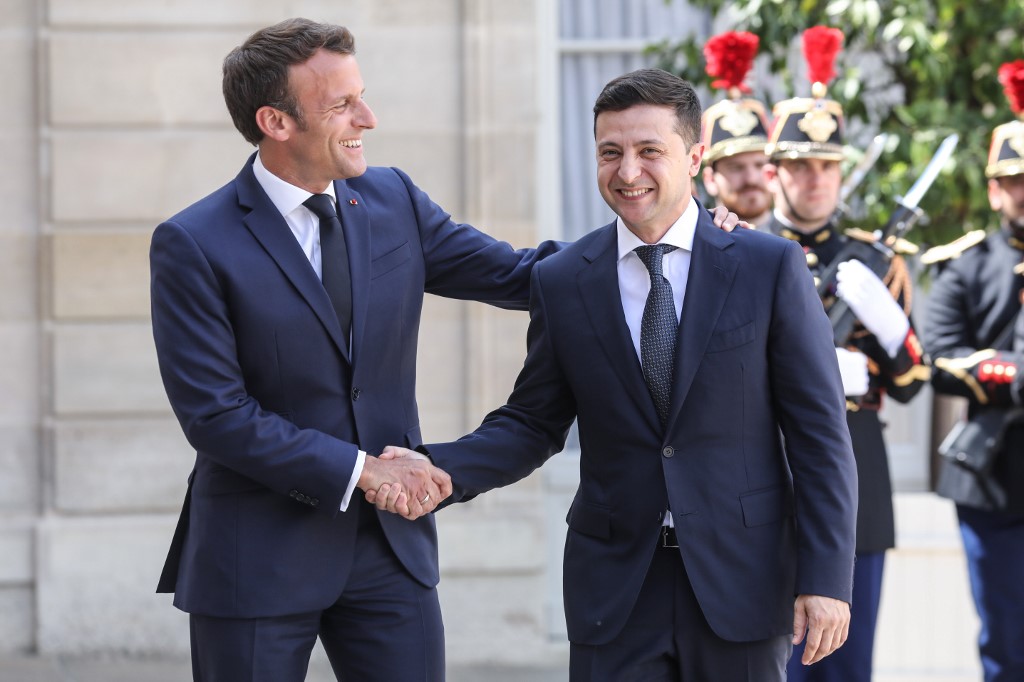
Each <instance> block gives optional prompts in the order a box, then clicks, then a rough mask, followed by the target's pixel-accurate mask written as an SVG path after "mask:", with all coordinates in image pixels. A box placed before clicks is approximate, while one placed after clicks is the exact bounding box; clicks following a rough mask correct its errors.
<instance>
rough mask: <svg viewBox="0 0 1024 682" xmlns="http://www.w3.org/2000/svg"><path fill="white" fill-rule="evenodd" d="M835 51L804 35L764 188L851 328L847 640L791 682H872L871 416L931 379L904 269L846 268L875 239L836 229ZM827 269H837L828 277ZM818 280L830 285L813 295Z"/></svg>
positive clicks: (877, 589)
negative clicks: (862, 243)
mask: <svg viewBox="0 0 1024 682" xmlns="http://www.w3.org/2000/svg"><path fill="white" fill-rule="evenodd" d="M842 40H843V34H842V33H841V32H840V31H839V30H837V29H832V28H825V27H815V28H811V29H808V30H807V31H805V32H804V34H803V48H804V56H805V57H806V59H807V62H808V66H809V71H808V75H809V77H810V80H811V82H812V83H813V86H812V95H813V96H812V97H810V98H794V99H789V100H785V101H782V102H779V103H778V104H776V105H775V108H774V111H773V118H774V124H773V127H772V132H771V135H770V137H769V142H768V145H767V147H766V151H767V153H768V156H769V159H770V160H769V163H768V164H767V165H766V166H765V176H766V178H767V181H768V187H769V189H770V190H771V192H772V194H773V196H774V200H775V208H774V211H773V215H772V220H771V221H770V222H769V224H768V228H769V230H770V231H772V232H773V233H775V234H777V235H780V236H783V237H786V238H788V239H792V240H794V241H797V242H799V243H800V244H801V245H802V246H803V248H804V251H805V252H806V254H807V264H808V266H809V267H810V269H811V271H812V273H813V274H814V275H815V278H816V281H817V282H818V283H819V292H821V293H822V294H823V302H824V304H825V305H826V307H827V308H828V307H830V306H831V305H833V304H834V302H835V301H837V300H841V301H842V302H843V303H844V304H845V305H848V306H849V310H850V312H851V314H852V315H853V316H854V317H855V318H856V319H855V321H854V324H853V327H852V329H853V331H852V333H851V334H849V335H848V336H847V337H846V338H842V339H836V346H837V347H836V355H837V358H838V360H839V367H840V371H841V374H842V378H843V387H844V389H845V391H846V395H847V414H846V416H847V423H848V425H849V427H850V435H851V437H852V440H853V450H854V455H855V456H856V461H857V474H858V477H859V480H860V488H859V490H860V492H859V507H858V513H857V563H856V568H855V573H854V581H853V603H852V605H851V607H852V608H851V621H850V635H849V639H848V640H847V642H846V644H845V645H844V646H843V648H841V649H840V650H839V651H837V652H836V653H834V654H833V655H832V656H830V657H828V658H827V659H825V660H823V661H821V662H820V663H817V664H815V665H813V666H810V667H805V666H803V665H801V662H800V657H801V651H800V647H797V648H796V649H795V650H794V652H793V656H792V658H791V659H790V662H789V667H788V674H789V679H790V680H815V681H817V680H828V681H833V680H844V681H846V680H850V681H852V680H857V681H863V682H869V680H870V679H871V667H872V653H873V647H874V634H875V623H876V620H877V614H878V605H879V599H880V594H881V585H882V571H883V568H884V559H885V551H886V550H887V549H889V548H890V547H893V546H894V544H895V530H894V521H893V508H892V486H891V483H890V479H889V463H888V456H887V454H886V448H885V442H884V440H883V438H882V423H881V421H880V420H879V417H878V410H879V408H880V407H881V405H882V399H883V396H884V395H889V396H891V397H892V398H893V399H895V400H897V401H899V402H906V401H908V400H910V399H911V398H913V397H914V395H916V394H917V392H918V391H919V390H920V388H921V386H923V384H924V382H925V381H926V380H927V378H928V368H927V366H926V364H925V359H924V357H923V351H922V348H921V344H920V343H919V342H918V339H917V337H916V335H915V333H914V329H913V325H912V324H911V322H910V319H909V312H910V305H911V284H910V277H909V274H908V272H907V267H906V263H905V262H904V260H903V259H902V258H901V257H900V256H899V255H895V256H894V257H892V258H891V261H890V262H889V263H885V262H882V263H881V269H882V273H883V276H882V277H879V276H878V275H876V274H875V272H874V271H873V270H872V268H870V267H868V266H867V265H865V264H864V263H863V262H861V261H860V260H849V259H850V257H851V251H856V249H851V244H852V243H853V241H854V240H868V241H870V240H872V239H874V237H873V236H872V234H871V233H867V232H863V231H860V230H852V231H847V232H841V231H840V230H839V227H838V225H837V224H836V222H835V220H836V213H837V207H838V206H839V196H840V186H841V183H842V170H841V168H840V164H841V162H842V160H843V155H844V150H843V144H844V142H843V111H842V108H841V107H840V105H839V103H838V102H835V101H834V100H831V99H827V98H826V85H827V83H828V82H829V81H830V80H831V79H832V77H833V76H834V75H835V72H834V70H833V62H834V59H835V56H836V55H837V54H838V52H839V49H840V47H841V45H842ZM833 263H835V265H836V266H838V267H837V268H830V266H831V265H832V264H833ZM840 264H841V265H840ZM875 266H876V267H878V264H875ZM886 266H888V271H887V272H886V270H885V268H886ZM833 272H834V273H835V275H834V277H833V276H832V275H831V274H830V273H833ZM823 277H826V278H827V279H831V280H832V281H826V282H824V283H823V284H822V282H821V278H823ZM794 380H799V377H795V378H794Z"/></svg>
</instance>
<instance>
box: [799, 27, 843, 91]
mask: <svg viewBox="0 0 1024 682" xmlns="http://www.w3.org/2000/svg"><path fill="white" fill-rule="evenodd" d="M842 46H843V32H842V31H840V30H839V29H838V28H829V27H828V26H814V27H812V28H809V29H807V30H806V31H804V58H805V59H806V60H807V77H808V78H809V79H810V81H811V83H821V84H822V85H828V84H829V81H831V80H832V79H833V78H835V76H836V70H835V61H836V55H837V54H839V50H840V49H841V48H842Z"/></svg>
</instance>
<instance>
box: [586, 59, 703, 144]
mask: <svg viewBox="0 0 1024 682" xmlns="http://www.w3.org/2000/svg"><path fill="white" fill-rule="evenodd" d="M638 104H653V105H655V106H662V107H671V108H673V109H675V111H676V132H677V133H679V136H680V137H682V138H683V140H684V141H685V142H686V144H687V145H692V144H695V143H696V142H697V141H698V140H700V115H701V108H700V98H699V97H697V92H696V91H695V90H694V89H693V86H692V85H690V83H689V82H688V81H685V80H683V79H682V78H680V77H679V76H675V75H672V74H671V73H669V72H668V71H663V70H661V69H638V70H636V71H631V72H629V73H627V74H625V75H623V76H619V77H618V78H615V79H612V80H611V81H609V83H608V85H606V86H604V90H602V91H601V94H600V95H598V96H597V101H596V102H594V134H595V135H596V134H597V117H598V115H599V114H601V113H603V112H605V111H625V110H626V109H629V108H631V107H635V106H637V105H638Z"/></svg>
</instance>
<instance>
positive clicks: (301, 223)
mask: <svg viewBox="0 0 1024 682" xmlns="http://www.w3.org/2000/svg"><path fill="white" fill-rule="evenodd" d="M252 172H253V174H254V175H255V176H256V182H258V183H260V187H262V188H263V191H264V192H266V193H267V196H268V197H270V201H271V203H273V204H274V206H275V207H276V208H277V210H278V211H280V212H281V215H282V216H284V221H285V222H286V223H288V228H289V229H290V230H291V231H292V234H293V235H295V240H296V241H297V242H298V243H299V248H301V249H302V253H304V254H306V259H307V260H309V264H310V265H311V266H313V271H314V272H316V276H317V277H318V278H320V279H321V280H322V279H323V267H322V265H321V259H320V219H319V218H317V217H316V214H315V213H313V212H312V211H310V210H309V209H308V208H306V207H305V206H303V205H302V202H304V201H305V200H306V199H308V198H310V197H311V196H313V194H312V193H311V192H307V191H306V190H304V189H302V188H301V187H296V186H295V185H292V184H289V183H287V182H285V181H284V180H282V179H281V178H279V177H277V176H276V175H274V174H273V173H271V172H270V171H268V170H267V167H266V166H264V165H263V160H262V159H260V155H259V154H256V160H255V161H254V162H253V164H252ZM321 194H326V195H328V196H330V197H331V199H334V201H335V202H337V197H336V196H335V195H334V183H333V182H331V183H328V184H327V187H326V188H325V189H324V191H323V192H321ZM365 462H366V453H365V452H363V451H362V450H360V451H359V454H358V455H357V456H356V465H355V467H353V468H352V478H350V479H349V482H348V487H347V488H346V489H345V497H343V498H342V499H341V511H345V510H346V509H348V505H349V502H351V500H352V493H353V492H355V489H356V483H358V482H359V477H360V476H361V475H362V473H363V464H364V463H365Z"/></svg>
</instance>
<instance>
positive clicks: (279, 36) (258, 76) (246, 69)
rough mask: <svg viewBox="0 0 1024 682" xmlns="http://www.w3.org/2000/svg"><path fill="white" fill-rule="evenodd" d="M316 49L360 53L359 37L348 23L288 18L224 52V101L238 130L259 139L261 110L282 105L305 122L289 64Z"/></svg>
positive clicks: (255, 140) (256, 141) (304, 58)
mask: <svg viewBox="0 0 1024 682" xmlns="http://www.w3.org/2000/svg"><path fill="white" fill-rule="evenodd" d="M317 50H327V51H329V52H335V53H337V54H342V55H348V54H355V53H356V41H355V38H353V37H352V33H351V32H350V31H349V30H348V29H347V28H345V27H344V26H336V25H334V24H320V23H317V22H315V21H310V20H309V19H287V20H285V21H282V22H281V23H279V24H274V25H273V26H268V27H267V28H262V29H260V30H259V31H256V32H255V33H253V34H252V35H251V36H249V37H248V38H247V39H246V41H245V42H244V43H242V44H241V45H239V46H238V47H236V48H235V49H233V50H231V52H230V53H228V56H227V57H225V58H224V81H223V89H224V102H225V104H227V106H228V112H229V113H230V114H231V120H232V121H234V123H235V127H236V128H238V132H240V133H242V137H244V138H245V139H246V140H247V141H249V142H250V143H252V144H254V145H255V144H259V142H260V140H262V139H263V131H261V130H260V128H259V126H258V125H256V112H257V111H258V110H259V109H260V108H261V107H265V106H271V107H274V108H275V109H280V110H281V111H283V112H285V113H286V114H288V115H290V116H292V117H293V118H294V119H296V120H297V121H298V122H299V125H300V126H302V125H304V121H303V119H302V110H301V109H300V108H299V103H298V100H297V99H296V98H295V95H294V94H293V93H292V92H291V91H290V89H289V87H288V67H290V66H295V65H296V64H302V63H304V62H306V61H307V60H308V59H309V58H310V57H312V56H313V55H314V54H316V52H317Z"/></svg>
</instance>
